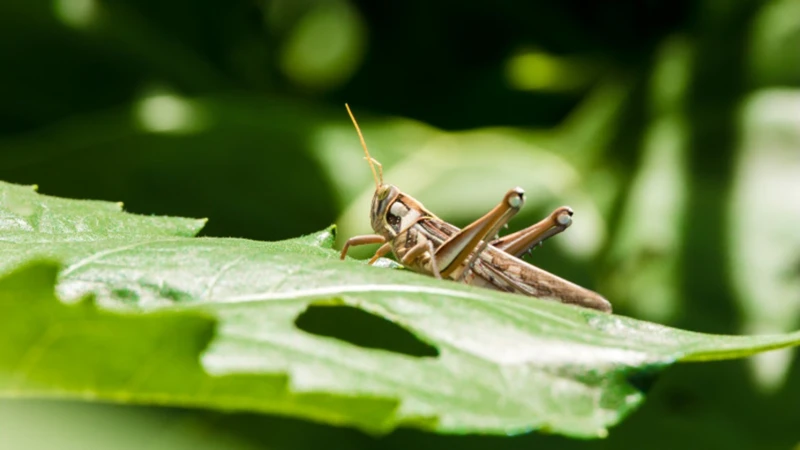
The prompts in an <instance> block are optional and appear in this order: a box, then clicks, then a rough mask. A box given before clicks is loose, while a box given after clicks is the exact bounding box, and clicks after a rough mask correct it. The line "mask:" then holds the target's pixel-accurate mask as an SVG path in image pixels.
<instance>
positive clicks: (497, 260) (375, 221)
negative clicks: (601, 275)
mask: <svg viewBox="0 0 800 450" xmlns="http://www.w3.org/2000/svg"><path fill="white" fill-rule="evenodd" d="M345 107H346V108H347V113H348V114H349V115H350V119H351V120H352V121H353V125H355V127H356V131H357V132H358V138H359V140H360V141H361V146H362V147H363V149H364V154H365V155H366V160H367V162H368V163H369V166H370V169H371V170H372V177H373V179H374V180H375V195H374V196H373V197H372V207H371V209H370V219H371V222H372V229H373V230H374V231H375V233H376V234H370V235H364V236H354V237H352V238H350V239H348V240H347V242H346V243H345V245H344V248H343V249H342V253H341V259H344V258H345V256H346V255H347V250H348V249H349V248H350V247H352V246H357V245H366V244H383V245H381V247H380V248H378V250H377V251H376V252H375V255H374V256H373V257H372V258H371V259H370V260H369V264H373V263H374V262H375V261H377V260H378V258H380V257H382V256H385V255H386V254H387V253H389V251H392V252H393V253H394V255H395V257H396V258H397V260H398V261H400V262H401V263H402V264H403V266H405V267H407V268H409V269H411V270H413V271H415V272H419V273H423V274H427V275H433V276H435V277H436V278H445V279H450V280H454V281H457V282H461V283H466V284H470V285H473V286H481V287H485V288H489V289H495V290H498V291H505V292H513V293H518V294H523V295H528V296H531V297H538V298H542V299H554V300H557V301H559V302H562V303H568V304H572V305H578V306H583V307H587V308H593V309H597V310H600V311H603V312H611V303H609V302H608V300H606V299H605V298H603V297H602V296H600V295H599V294H597V293H596V292H593V291H590V290H588V289H585V288H582V287H580V286H578V285H576V284H574V283H571V282H569V281H567V280H564V279H563V278H560V277H557V276H556V275H553V274H551V273H550V272H547V271H544V270H542V269H539V268H538V267H535V266H533V265H531V264H528V263H527V262H525V261H523V260H522V259H520V258H521V257H522V255H524V254H525V253H527V252H528V251H530V250H532V249H533V248H534V247H536V246H537V245H539V244H540V243H542V242H543V241H544V240H546V239H548V238H550V237H552V236H555V235H556V234H558V233H561V232H562V231H564V230H565V229H567V227H569V226H570V225H571V224H572V209H570V208H569V207H567V206H562V207H560V208H556V210H555V211H553V212H552V213H550V215H549V216H547V217H546V218H545V219H543V220H541V221H539V222H538V223H536V224H534V225H531V226H530V227H528V228H525V229H524V230H520V231H517V232H516V233H511V234H509V235H507V236H504V237H497V233H498V232H499V231H500V228H502V227H503V226H505V224H506V223H508V221H509V220H510V219H511V218H512V217H513V216H514V215H515V214H516V213H517V212H519V210H520V209H521V208H522V205H523V203H524V201H525V197H524V192H523V190H522V189H521V188H518V187H517V188H514V189H511V190H509V191H508V192H507V193H506V195H505V196H504V197H503V200H502V201H501V202H500V203H499V204H498V205H497V206H495V207H494V208H493V209H492V210H491V211H489V212H488V213H486V215H484V216H483V217H481V218H480V219H478V220H476V221H475V222H473V223H471V224H469V225H467V226H466V227H465V228H463V229H459V228H458V227H456V226H454V225H451V224H449V223H447V222H445V221H443V220H442V219H440V218H438V217H436V215H435V214H433V213H431V212H430V211H428V210H427V209H425V207H424V206H423V205H422V203H420V202H419V201H417V200H416V199H414V198H412V197H411V196H409V195H407V194H404V193H402V192H401V191H400V189H398V188H397V187H396V186H393V185H391V184H385V183H384V182H383V168H382V166H381V164H380V163H379V162H378V161H376V160H374V159H373V158H372V157H371V156H370V154H369V150H367V144H366V142H365V141H364V136H363V135H362V133H361V129H360V128H359V126H358V122H356V119H355V116H353V113H352V111H350V106H348V105H347V104H345ZM489 239H492V240H489Z"/></svg>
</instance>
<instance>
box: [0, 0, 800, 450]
mask: <svg viewBox="0 0 800 450" xmlns="http://www.w3.org/2000/svg"><path fill="white" fill-rule="evenodd" d="M0 61H1V64H2V70H0V99H2V100H1V101H0V179H2V180H5V181H11V182H16V183H25V184H38V185H39V186H40V191H41V192H42V193H45V194H50V195H58V196H65V197H74V198H92V199H104V200H112V201H123V202H124V203H125V207H126V209H127V210H128V211H131V212H137V213H143V214H166V215H180V216H189V217H208V218H209V223H208V225H207V227H206V229H205V230H204V234H205V235H211V236H234V237H246V238H251V239H261V240H278V239H284V238H289V237H294V236H299V235H301V234H305V233H309V232H312V231H316V230H319V229H322V228H324V227H326V226H328V225H329V224H331V223H336V224H337V225H339V231H340V234H339V240H340V241H341V240H342V239H343V238H347V237H349V236H351V235H353V234H358V233H364V232H368V231H369V220H368V212H369V204H368V199H369V197H370V195H371V190H370V189H371V187H372V182H371V179H370V172H369V169H368V167H367V165H366V164H365V162H364V161H363V155H362V153H361V149H360V147H359V144H358V140H357V137H356V134H355V132H354V130H353V128H352V125H351V124H350V122H349V120H348V118H347V115H346V113H345V110H344V107H343V104H344V102H349V103H350V105H351V107H353V109H354V112H355V114H356V116H357V117H358V118H359V122H360V123H361V125H362V128H363V130H364V133H365V137H366V140H367V143H368V144H369V146H370V150H371V152H372V154H373V156H374V157H375V158H377V159H378V160H380V161H381V162H382V163H383V164H384V167H385V178H386V181H387V182H390V183H393V184H396V185H398V186H399V187H400V188H401V189H403V190H404V191H406V192H408V193H410V194H412V195H414V196H415V197H417V198H418V199H420V200H421V201H423V202H424V203H425V204H426V206H428V207H429V208H430V209H431V210H433V211H435V212H436V213H437V214H439V215H440V216H442V217H443V218H446V219H448V220H450V221H452V222H453V223H455V224H458V225H464V224H467V223H469V222H470V221H471V220H473V219H475V218H477V217H479V216H480V215H481V214H483V213H484V212H485V211H487V210H488V209H489V208H491V207H492V206H493V205H494V204H495V203H496V202H497V201H499V200H500V199H501V198H502V195H503V194H504V193H505V192H506V190H507V189H508V188H510V187H513V186H516V185H519V186H521V187H523V188H524V189H525V190H526V192H527V193H528V202H527V205H526V208H525V211H524V212H523V213H522V214H520V215H519V216H518V218H517V219H515V220H514V221H513V222H512V224H511V225H512V226H511V229H512V230H514V229H519V228H521V227H524V226H525V225H528V224H530V223H532V222H533V221H535V220H537V219H538V218H539V217H541V216H542V215H543V214H545V213H547V212H548V211H549V209H550V208H552V207H554V206H558V205H560V204H569V205H571V206H572V207H573V208H574V209H575V211H576V213H575V224H574V225H573V227H571V228H570V230H569V231H568V232H567V233H566V234H565V235H563V236H559V237H558V238H556V239H554V240H553V241H552V243H550V242H548V244H546V245H545V246H544V247H543V248H541V249H537V250H536V251H535V252H534V254H533V256H532V257H530V258H529V260H531V262H533V263H534V264H537V265H540V266H542V267H544V268H545V269H548V270H551V271H553V272H555V273H558V274H560V275H562V276H564V277H566V278H569V279H572V280H575V281H576V282H579V283H580V284H583V285H586V286H588V287H592V288H594V289H596V290H598V291H600V292H602V293H603V294H604V295H605V296H606V297H607V298H609V299H610V300H611V301H612V302H613V303H614V304H615V308H616V311H617V312H618V313H621V314H624V315H629V316H632V317H637V318H641V319H644V320H650V321H654V322H658V323H663V324H668V325H672V326H677V327H682V328H686V329H690V330H696V331H703V332H710V333H770V332H781V331H788V330H793V329H797V328H799V327H800V2H798V1H796V0H777V1H754V0H729V1H722V0H703V1H695V2H688V1H685V0H684V1H673V2H666V1H645V0H640V1H632V0H624V1H617V2H612V1H600V2H582V1H575V0H568V1H562V2H524V1H510V0H497V1H493V2H471V3H470V2H454V1H439V2H429V1H425V0H406V1H403V2H369V1H348V0H272V1H269V0H249V1H241V0H234V1H229V2H208V1H195V2H189V1H184V0H174V1H167V2H162V1H154V0H117V1H114V2H111V1H101V0H50V1H42V0H3V2H1V3H0ZM365 252H366V253H365ZM365 252H361V253H360V255H362V256H365V255H367V254H368V252H369V249H367V250H365ZM357 254H359V253H357ZM796 355H797V352H796V351H795V352H794V353H793V352H791V351H783V352H772V353H769V354H766V355H763V356H761V357H758V358H753V359H751V360H748V361H744V362H741V361H738V362H725V363H713V364H703V365H684V366H679V367H677V368H674V369H671V370H669V371H668V372H667V373H666V374H664V375H663V376H662V377H661V378H660V380H659V381H658V383H657V384H656V385H655V387H654V388H653V390H652V392H651V395H650V398H649V400H648V401H647V403H646V404H645V405H644V406H643V407H642V408H641V409H640V410H639V411H637V412H635V413H634V414H633V415H632V417H630V418H629V419H628V420H627V421H625V422H624V423H623V424H622V425H620V426H618V427H616V428H614V429H612V430H611V435H610V437H609V438H608V439H606V440H604V441H597V442H583V441H570V440H568V439H565V438H561V437H557V436H544V435H539V434H532V435H528V436H520V437H513V438H497V437H480V436H457V437H455V436H449V437H448V436H435V435H428V434H425V433H421V432H417V431H413V430H400V431H397V432H395V433H393V434H392V435H390V436H388V437H384V438H380V439H379V438H375V437H370V436H366V435H363V434H361V433H359V432H356V431H353V430H349V429H339V428H334V427H328V426H325V425H319V424H311V423H307V422H304V421H300V420H295V419H286V418H270V417H264V416H256V415H247V414H221V413H214V412H206V411H193V410H173V409H156V408H140V407H122V406H108V405H92V404H82V403H70V402H45V401H21V400H6V401H1V402H0V448H2V449H17V448H21V449H38V448H61V449H68V448H76V449H77V448H82V449H83V448H103V449H112V448H113V449H117V448H119V449H126V448H136V449H143V448H148V449H149V448H165V449H166V448H170V449H175V448H215V449H216V448H226V449H227V448H230V449H250V448H270V449H310V448H319V447H322V446H327V447H332V448H354V449H361V448H364V449H367V448H389V449H394V448H396V449H401V448H409V447H412V446H413V447H415V448H419V449H425V448H441V447H448V448H454V449H477V448H490V447H496V448H501V449H517V448H539V447H542V446H544V447H546V448H564V449H570V448H575V449H581V448H614V449H619V448H623V449H624V448H631V449H634V448H636V449H639V448H656V449H674V448H677V447H679V446H682V447H685V448H729V449H739V448H743V449H749V448H759V449H793V448H795V449H797V448H800V431H798V430H800V367H799V366H798V363H797V361H796V358H795V356H796Z"/></svg>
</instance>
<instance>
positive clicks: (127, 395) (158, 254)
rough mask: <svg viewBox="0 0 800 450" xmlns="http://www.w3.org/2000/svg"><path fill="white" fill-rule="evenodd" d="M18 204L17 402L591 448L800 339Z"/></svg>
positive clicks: (1, 366) (13, 248) (6, 322)
mask: <svg viewBox="0 0 800 450" xmlns="http://www.w3.org/2000/svg"><path fill="white" fill-rule="evenodd" d="M0 200H1V201H0V246H1V248H2V250H3V255H4V258H3V259H2V261H0V275H2V276H3V279H2V280H0V395H5V396H69V397H82V398H98V399H104V400H113V401H120V402H131V403H158V404H166V405H190V406H198V407H207V408H215V409H223V410H231V409H232V410H249V411H259V412H269V413H277V414H285V415H294V416H299V417H305V418H309V419H313V420H320V421H325V422H329V423H335V424H347V425H351V426H357V427H359V428H362V429H365V430H369V431H373V432H386V431H389V430H391V429H393V428H395V427H397V426H415V427H420V428H423V429H429V430H434V431H438V432H443V433H493V434H511V433H521V432H525V431H529V430H543V431H549V432H553V433H561V434H567V435H570V436H576V437H584V438H591V437H602V436H604V435H605V434H606V432H607V431H606V430H607V427H609V426H611V425H614V424H616V423H618V422H619V421H620V420H621V419H622V418H623V417H625V416H626V415H627V414H628V413H629V412H630V411H631V410H632V409H634V408H635V407H636V406H638V405H639V404H640V403H641V402H642V401H643V400H644V397H645V391H646V388H647V386H648V384H649V382H650V381H651V380H652V377H653V376H654V375H655V374H657V373H658V372H659V371H660V370H662V369H663V368H665V367H667V366H669V365H670V364H672V363H675V362H677V361H704V360H714V359H725V358H734V357H742V356H747V355H750V354H753V353H756V352H759V351H764V350H768V349H772V348H778V347H785V346H789V345H796V344H798V342H800V334H799V333H792V334H784V335H775V336H714V335H706V334H701V333H693V332H688V331H681V330H677V329H673V328H668V327H663V326H659V325H655V324H651V323H646V322H641V321H637V320H634V319H630V318H626V317H621V316H613V315H606V314H602V313H597V312H594V311H591V310H586V309H580V308H576V307H572V306H565V305H562V304H559V303H556V302H551V301H545V300H538V299H532V298H527V297H522V296H516V295H509V294H504V293H498V292H493V291H489V290H484V289H478V288H473V287H470V286H464V285H460V284H456V283H452V282H446V281H441V280H436V279H433V278H429V277H424V276H420V275H416V274H413V273H409V272H406V271H403V270H388V269H382V268H376V267H369V266H366V265H364V264H363V263H361V262H357V261H352V260H348V261H345V262H341V261H339V260H338V254H337V252H335V251H334V250H332V248H331V247H332V244H333V230H332V229H331V230H325V231H322V232H319V233H316V234H313V235H309V236H304V237H301V238H297V239H292V240H287V241H281V242H257V241H249V240H243V239H221V238H194V237H191V235H192V234H193V233H195V232H197V231H198V230H199V228H200V226H201V224H202V222H201V221H194V220H189V219H180V218H169V217H144V216H136V215H132V214H127V213H123V212H122V211H121V210H120V208H119V206H118V205H117V206H115V205H111V204H108V203H102V202H87V201H77V200H64V199H55V198H51V197H47V196H42V195H38V194H35V193H34V192H33V191H32V190H31V189H30V188H29V187H23V186H15V185H10V184H0ZM37 261H40V262H37ZM41 261H56V262H58V263H59V264H60V265H61V270H60V271H59V272H57V271H56V268H55V266H54V265H53V263H48V262H41ZM54 290H55V291H56V292H57V293H58V297H59V298H61V299H62V300H57V298H56V296H55V295H54V293H53V291H54ZM90 295H91V296H94V298H95V299H94V300H87V299H86V297H87V296H90ZM310 306H327V307H330V308H329V309H324V308H323V309H322V311H321V315H322V317H323V318H324V317H325V316H326V311H329V312H330V317H336V316H335V315H334V314H333V312H334V311H335V310H336V309H337V308H338V309H341V307H342V306H347V307H349V308H355V309H359V310H362V311H366V312H368V313H370V314H372V315H375V316H379V317H381V318H383V319H386V320H388V321H389V322H391V323H393V324H395V325H397V326H400V327H402V328H403V329H405V330H407V331H408V332H410V333H411V334H412V335H413V336H414V337H415V338H416V339H419V340H421V341H422V342H424V343H426V344H428V345H429V346H431V347H434V348H435V349H436V351H435V352H434V353H435V356H430V355H429V356H419V355H413V354H407V353H404V352H401V351H393V350H390V349H387V348H384V347H385V346H383V347H382V346H380V345H370V342H373V343H374V342H377V341H379V340H380V338H381V336H382V335H384V334H386V333H389V332H390V330H389V328H390V327H391V325H389V324H384V325H381V326H378V327H377V328H374V329H370V330H358V329H357V328H358V326H360V324H363V323H362V322H352V323H351V322H347V323H338V324H337V323H333V324H331V325H333V326H334V328H336V327H338V329H339V334H342V333H343V331H348V329H349V331H352V332H356V334H358V332H359V331H360V332H361V333H360V334H361V335H362V338H366V339H367V342H366V343H364V342H362V343H360V344H354V343H351V342H346V341H345V340H343V338H342V339H340V338H337V337H334V336H331V335H322V334H323V333H312V332H310V331H305V330H304V329H301V327H299V326H298V323H299V322H298V318H299V317H301V316H303V314H304V313H307V311H308V309H309V307H310ZM334 334H335V333H334Z"/></svg>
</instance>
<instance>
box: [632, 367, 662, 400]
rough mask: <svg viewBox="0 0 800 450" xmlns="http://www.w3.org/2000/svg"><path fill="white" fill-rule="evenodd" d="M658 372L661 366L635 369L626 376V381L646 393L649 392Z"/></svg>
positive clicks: (659, 372)
mask: <svg viewBox="0 0 800 450" xmlns="http://www.w3.org/2000/svg"><path fill="white" fill-rule="evenodd" d="M660 374H661V368H659V367H652V368H646V369H643V370H637V371H635V372H633V373H630V374H628V376H627V377H626V378H627V381H628V383H630V384H631V385H632V386H633V387H635V388H636V389H638V390H639V391H640V392H642V393H643V394H647V393H648V392H650V389H651V388H652V387H653V385H654V384H655V382H656V380H657V379H658V376H659V375H660Z"/></svg>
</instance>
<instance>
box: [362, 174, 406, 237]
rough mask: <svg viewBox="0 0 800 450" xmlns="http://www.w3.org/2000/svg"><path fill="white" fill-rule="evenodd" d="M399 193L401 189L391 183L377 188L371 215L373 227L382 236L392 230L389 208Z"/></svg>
mask: <svg viewBox="0 0 800 450" xmlns="http://www.w3.org/2000/svg"><path fill="white" fill-rule="evenodd" d="M399 195H400V189H398V188H397V187H396V186H392V185H391V184H381V185H379V186H378V188H377V189H375V195H374V196H373V197H372V207H371V208H370V213H369V216H370V219H371V220H372V229H373V230H375V232H376V233H378V234H380V235H382V236H386V235H387V234H389V233H388V232H389V231H390V230H391V226H389V209H390V207H391V206H392V204H393V203H394V202H395V201H396V200H397V197H398V196H399ZM386 237H390V236H386Z"/></svg>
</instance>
